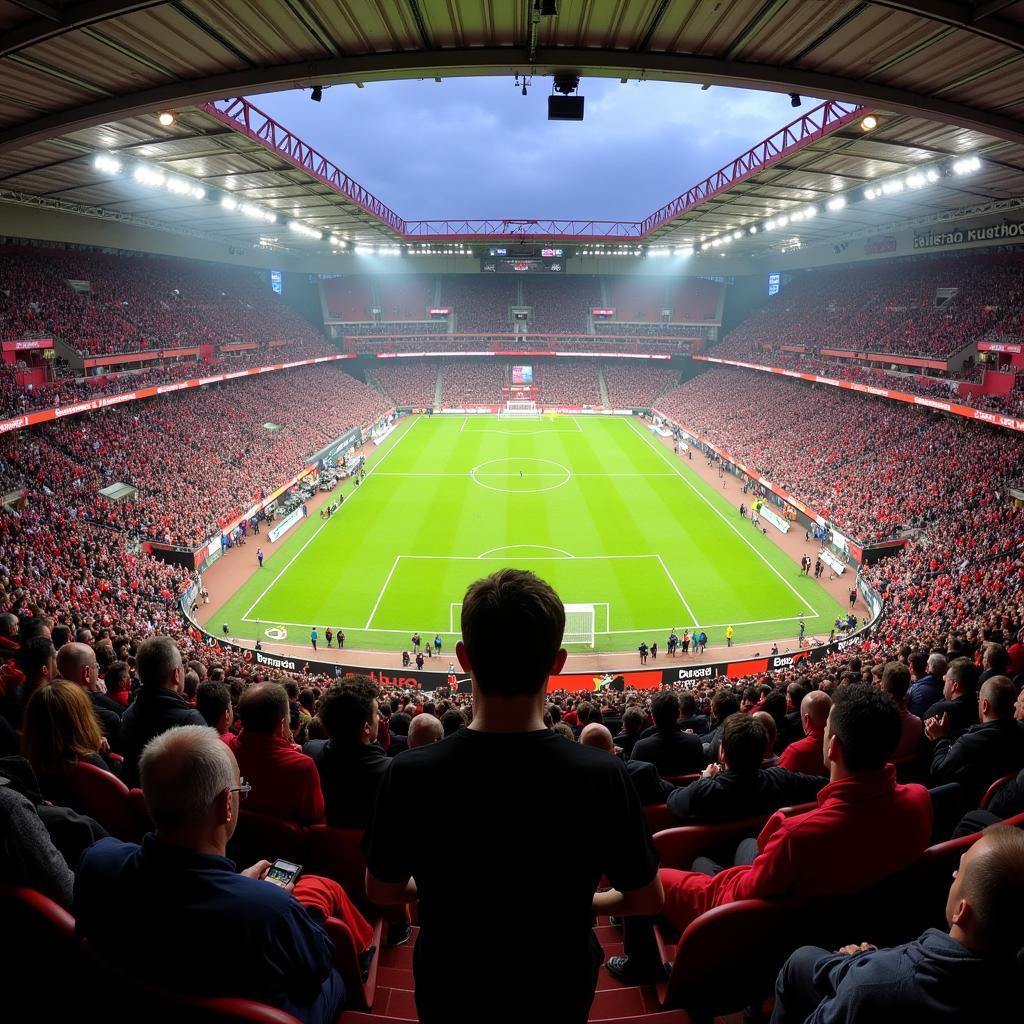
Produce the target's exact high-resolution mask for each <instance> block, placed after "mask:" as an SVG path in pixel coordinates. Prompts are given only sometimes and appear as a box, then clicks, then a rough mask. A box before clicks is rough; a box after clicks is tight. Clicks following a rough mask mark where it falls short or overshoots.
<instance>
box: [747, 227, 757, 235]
mask: <svg viewBox="0 0 1024 1024" xmlns="http://www.w3.org/2000/svg"><path fill="white" fill-rule="evenodd" d="M747 230H748V231H749V232H750V234H752V235H756V234H757V227H756V225H754V224H751V225H750V227H749V228H747Z"/></svg>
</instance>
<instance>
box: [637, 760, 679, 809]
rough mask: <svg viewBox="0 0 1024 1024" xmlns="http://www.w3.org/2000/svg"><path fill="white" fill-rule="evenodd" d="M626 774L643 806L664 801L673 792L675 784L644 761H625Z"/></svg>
mask: <svg viewBox="0 0 1024 1024" xmlns="http://www.w3.org/2000/svg"><path fill="white" fill-rule="evenodd" d="M626 774H627V775H628V776H629V778H630V780H631V781H632V783H633V787H634V788H635V789H636V792H637V795H638V796H639V797H640V803H641V804H643V805H644V807H651V806H653V805H656V804H663V803H665V801H666V799H667V798H668V795H669V794H670V793H673V792H675V788H676V787H675V786H673V785H672V783H671V782H666V781H665V779H663V778H662V777H661V776H660V775H659V774H658V769H657V768H655V767H654V765H653V764H648V763H647V762H646V761H627V762H626Z"/></svg>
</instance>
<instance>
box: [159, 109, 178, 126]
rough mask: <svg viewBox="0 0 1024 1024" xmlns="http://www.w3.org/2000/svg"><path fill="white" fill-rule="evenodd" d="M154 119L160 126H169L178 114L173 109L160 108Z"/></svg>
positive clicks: (176, 118)
mask: <svg viewBox="0 0 1024 1024" xmlns="http://www.w3.org/2000/svg"><path fill="white" fill-rule="evenodd" d="M156 119H157V121H158V122H159V124H160V125H161V127H163V128H170V127H171V126H172V125H173V124H174V123H175V122H176V121H177V120H178V115H177V114H176V113H175V112H174V111H173V110H161V111H160V113H159V114H157V117H156Z"/></svg>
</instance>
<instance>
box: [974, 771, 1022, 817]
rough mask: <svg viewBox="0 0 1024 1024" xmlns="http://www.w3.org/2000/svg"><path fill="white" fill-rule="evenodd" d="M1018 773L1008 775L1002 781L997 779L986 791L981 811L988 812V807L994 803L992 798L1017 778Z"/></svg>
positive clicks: (982, 799)
mask: <svg viewBox="0 0 1024 1024" xmlns="http://www.w3.org/2000/svg"><path fill="white" fill-rule="evenodd" d="M1017 774H1018V773H1017V772H1010V773H1009V774H1008V775H1004V776H1003V777H1002V778H1001V779H996V781H995V782H993V783H992V785H991V786H989V787H988V789H986V790H985V795H984V796H983V797H982V798H981V809H982V810H983V811H984V810H987V809H988V805H989V804H990V803H991V801H992V797H994V796H995V795H996V793H998V792H999V790H1001V789H1002V788H1003V786H1005V785H1006V784H1007V783H1008V782H1012V781H1013V780H1014V779H1015V778H1017Z"/></svg>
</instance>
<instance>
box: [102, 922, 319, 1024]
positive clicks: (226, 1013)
mask: <svg viewBox="0 0 1024 1024" xmlns="http://www.w3.org/2000/svg"><path fill="white" fill-rule="evenodd" d="M82 954H83V957H84V960H85V964H86V966H87V968H88V970H87V971H86V972H85V985H84V989H85V993H84V995H85V998H84V1000H83V1002H84V1003H85V1004H86V1008H87V1010H88V1011H91V1014H94V1015H95V1016H94V1017H93V1019H96V1020H102V1021H104V1024H122V1022H123V1024H136V1022H138V1021H140V1020H145V1021H146V1022H147V1024H181V1021H183V1020H188V1022H189V1024H299V1021H298V1020H297V1019H296V1018H295V1017H293V1016H292V1015H291V1014H290V1013H285V1012H284V1010H278V1009H276V1008H275V1007H272V1006H266V1005H265V1004H264V1003H257V1002H254V1001H253V1000H251V999H236V998H225V997H219V996H192V995H186V994H184V993H181V992H175V991H173V990H171V989H167V988H163V987H161V986H159V985H155V984H152V983H151V982H148V981H146V980H145V979H143V978H140V977H138V975H135V974H132V973H131V972H130V971H126V970H124V968H122V967H120V966H118V965H117V964H115V963H112V962H111V961H110V960H108V959H107V958H106V957H102V956H100V955H99V954H98V953H97V952H96V951H95V950H94V949H92V948H91V947H90V945H89V943H87V942H83V943H82Z"/></svg>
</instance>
